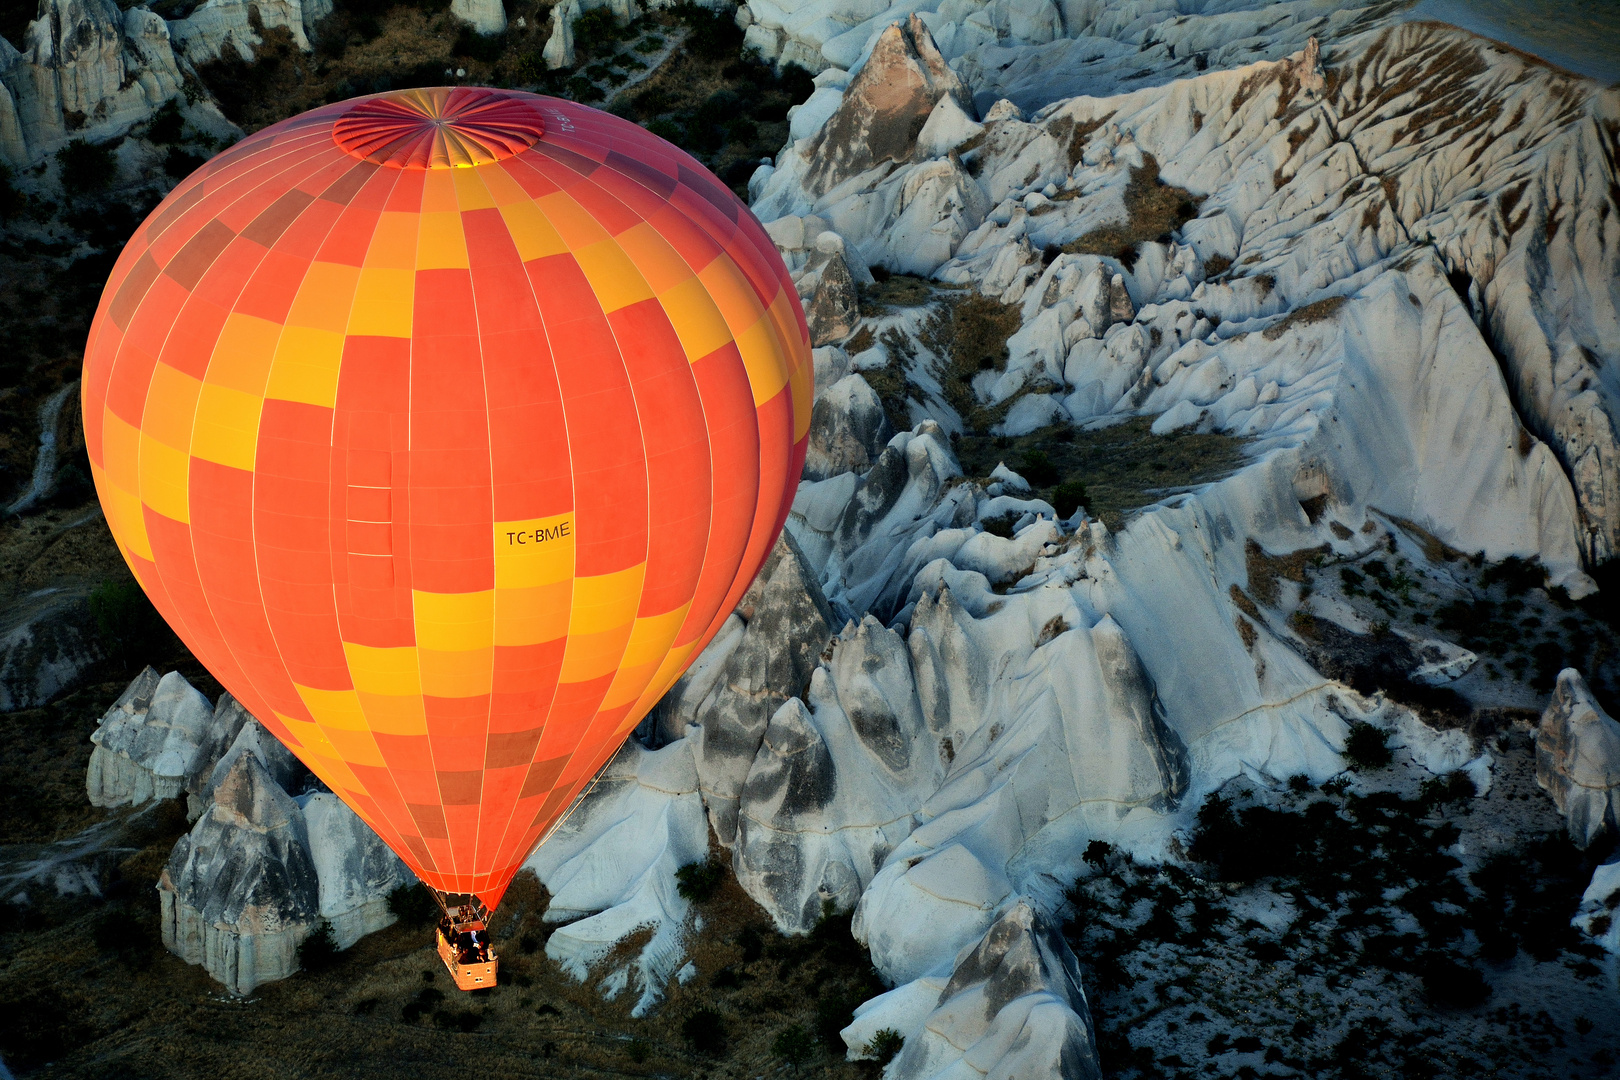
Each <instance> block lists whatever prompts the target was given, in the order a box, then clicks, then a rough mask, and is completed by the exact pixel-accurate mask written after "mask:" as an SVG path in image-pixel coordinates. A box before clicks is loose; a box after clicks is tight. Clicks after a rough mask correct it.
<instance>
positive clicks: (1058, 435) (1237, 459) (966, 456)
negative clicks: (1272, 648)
mask: <svg viewBox="0 0 1620 1080" xmlns="http://www.w3.org/2000/svg"><path fill="white" fill-rule="evenodd" d="M1152 426H1153V418H1152V417H1135V418H1132V419H1130V420H1127V421H1125V422H1124V423H1121V424H1115V425H1113V426H1112V427H1106V428H1102V429H1101V430H1098V431H1080V430H1077V429H1074V428H1070V427H1067V426H1059V427H1051V428H1043V429H1042V430H1040V431H1037V432H1033V433H1031V434H1029V435H1024V436H1020V437H1018V438H1005V437H995V436H988V435H965V436H963V437H962V438H960V439H959V440H957V442H956V455H957V460H958V461H960V462H961V465H962V470H963V472H964V473H966V474H967V475H968V476H971V477H978V478H986V477H988V476H989V475H990V472H991V471H992V470H993V469H994V468H995V467H996V464H997V463H998V462H1002V461H1004V462H1006V463H1007V467H1008V468H1010V469H1012V470H1014V471H1015V472H1017V471H1019V468H1020V465H1021V464H1023V462H1024V461H1025V460H1026V458H1027V457H1028V456H1029V455H1030V454H1032V453H1040V454H1043V455H1044V456H1045V458H1044V460H1045V464H1046V466H1047V467H1048V468H1049V469H1050V470H1051V472H1049V473H1047V476H1048V477H1052V476H1055V477H1056V478H1057V479H1056V480H1054V481H1053V482H1052V483H1051V484H1050V485H1039V486H1038V488H1037V491H1036V494H1037V495H1038V496H1039V497H1040V498H1044V499H1047V500H1048V501H1050V500H1051V497H1052V496H1053V495H1054V494H1055V493H1056V490H1057V488H1058V487H1060V486H1061V485H1062V484H1064V483H1068V482H1078V483H1079V484H1081V485H1083V486H1084V488H1085V494H1086V498H1087V502H1088V504H1089V508H1090V513H1091V515H1092V516H1093V517H1095V518H1098V519H1100V520H1101V521H1102V522H1103V523H1104V524H1105V525H1107V526H1108V527H1109V528H1110V529H1115V530H1117V529H1119V528H1120V527H1121V526H1122V525H1123V524H1124V519H1125V517H1126V515H1128V514H1129V513H1130V512H1131V511H1133V510H1137V509H1140V508H1141V507H1143V506H1147V505H1150V504H1152V503H1155V502H1158V501H1159V500H1160V499H1163V498H1164V497H1166V496H1167V495H1170V494H1172V493H1173V492H1176V491H1182V490H1185V489H1187V488H1189V487H1194V486H1196V485H1198V484H1205V483H1208V482H1210V481H1212V480H1218V479H1220V478H1221V477H1223V476H1229V475H1231V474H1232V473H1233V472H1235V471H1236V470H1237V469H1239V468H1241V467H1242V466H1243V463H1244V456H1243V447H1244V444H1245V440H1243V439H1238V438H1233V437H1232V436H1230V435H1218V434H1199V433H1195V432H1185V431H1177V432H1171V433H1170V434H1169V435H1155V434H1153V433H1152V431H1151V430H1149V429H1150V428H1151V427H1152ZM1021 475H1022V473H1021ZM1026 478H1027V477H1026Z"/></svg>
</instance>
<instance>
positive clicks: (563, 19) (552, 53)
mask: <svg viewBox="0 0 1620 1080" xmlns="http://www.w3.org/2000/svg"><path fill="white" fill-rule="evenodd" d="M581 14H583V11H582V9H581V8H580V6H579V0H562V3H560V4H557V5H555V6H553V7H552V9H551V36H550V37H549V38H547V39H546V47H545V49H544V50H543V51H542V54H541V55H542V56H543V57H544V59H545V61H546V68H547V69H548V70H551V71H556V70H557V69H559V68H566V67H573V66H574V63H575V57H574V20H575V19H577V18H579V17H580V15H581Z"/></svg>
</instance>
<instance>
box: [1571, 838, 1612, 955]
mask: <svg viewBox="0 0 1620 1080" xmlns="http://www.w3.org/2000/svg"><path fill="white" fill-rule="evenodd" d="M1570 921H1571V922H1572V923H1573V924H1574V925H1575V926H1576V927H1578V928H1579V929H1580V930H1581V931H1582V932H1583V933H1585V934H1587V935H1588V936H1590V937H1591V938H1592V939H1593V940H1594V941H1596V942H1597V943H1598V944H1599V945H1601V946H1603V947H1604V948H1605V949H1607V950H1609V952H1611V953H1620V860H1617V861H1610V862H1606V863H1604V864H1603V865H1601V866H1599V867H1598V868H1597V869H1596V870H1594V871H1592V881H1591V884H1589V885H1587V886H1586V891H1585V892H1583V893H1582V894H1581V906H1580V907H1579V908H1578V909H1577V910H1576V912H1575V918H1574V919H1572V920H1570Z"/></svg>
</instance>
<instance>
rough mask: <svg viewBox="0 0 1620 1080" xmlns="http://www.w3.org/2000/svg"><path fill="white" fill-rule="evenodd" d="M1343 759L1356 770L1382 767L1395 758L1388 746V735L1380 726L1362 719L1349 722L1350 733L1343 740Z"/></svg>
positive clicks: (1361, 770)
mask: <svg viewBox="0 0 1620 1080" xmlns="http://www.w3.org/2000/svg"><path fill="white" fill-rule="evenodd" d="M1344 759H1345V761H1347V762H1349V764H1350V767H1351V768H1352V769H1355V770H1356V771H1357V772H1363V771H1367V770H1371V769H1382V768H1384V767H1385V766H1386V765H1388V764H1389V763H1390V762H1391V761H1394V760H1395V753H1394V751H1392V750H1391V749H1390V748H1389V735H1388V733H1387V732H1385V731H1384V729H1382V728H1378V727H1374V726H1373V725H1372V724H1369V723H1367V722H1365V721H1363V720H1355V721H1352V722H1351V724H1350V734H1349V735H1347V736H1345V740H1344Z"/></svg>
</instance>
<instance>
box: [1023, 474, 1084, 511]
mask: <svg viewBox="0 0 1620 1080" xmlns="http://www.w3.org/2000/svg"><path fill="white" fill-rule="evenodd" d="M1025 479H1026V480H1027V479H1028V477H1025ZM1082 506H1083V507H1085V508H1086V509H1087V510H1090V509H1091V496H1090V495H1087V494H1086V485H1084V484H1082V483H1081V482H1080V481H1078V480H1065V481H1064V482H1063V483H1061V484H1059V485H1058V486H1057V488H1056V489H1054V490H1053V492H1052V509H1054V510H1056V511H1057V515H1058V517H1060V518H1067V517H1071V516H1073V514H1074V512H1075V511H1076V510H1078V509H1080V508H1081V507H1082Z"/></svg>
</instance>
